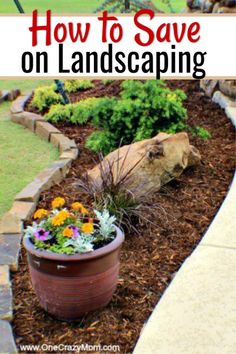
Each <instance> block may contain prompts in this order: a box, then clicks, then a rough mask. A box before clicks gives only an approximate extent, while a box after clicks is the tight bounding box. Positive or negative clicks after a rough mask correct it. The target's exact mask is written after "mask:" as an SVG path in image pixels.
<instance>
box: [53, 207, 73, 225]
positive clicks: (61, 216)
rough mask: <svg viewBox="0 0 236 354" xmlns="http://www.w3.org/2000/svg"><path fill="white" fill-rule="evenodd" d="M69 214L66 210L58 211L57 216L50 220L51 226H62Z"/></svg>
mask: <svg viewBox="0 0 236 354" xmlns="http://www.w3.org/2000/svg"><path fill="white" fill-rule="evenodd" d="M69 216H70V213H69V212H68V211H66V210H62V211H60V212H59V213H58V214H57V215H55V216H54V217H53V218H52V225H53V226H60V225H63V224H64V222H65V221H66V219H68V218H69Z"/></svg>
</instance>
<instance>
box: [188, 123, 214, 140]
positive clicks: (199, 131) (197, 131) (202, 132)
mask: <svg viewBox="0 0 236 354" xmlns="http://www.w3.org/2000/svg"><path fill="white" fill-rule="evenodd" d="M190 132H191V133H192V134H193V135H194V136H199V137H200V138H202V139H206V140H207V139H210V138H211V134H210V133H209V131H208V130H207V129H205V128H202V127H199V126H195V127H193V128H190Z"/></svg>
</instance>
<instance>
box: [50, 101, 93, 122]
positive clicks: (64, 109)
mask: <svg viewBox="0 0 236 354" xmlns="http://www.w3.org/2000/svg"><path fill="white" fill-rule="evenodd" d="M97 104H98V102H97V99H96V98H95V97H92V98H87V99H85V100H82V101H80V102H79V103H72V104H68V105H66V106H63V105H61V104H57V105H54V106H51V108H50V109H49V112H48V113H47V114H46V115H45V119H46V120H48V121H50V122H52V123H56V122H63V121H64V122H65V121H70V122H71V123H74V124H85V123H87V121H88V120H89V119H91V118H92V116H93V115H94V107H95V106H96V105H97Z"/></svg>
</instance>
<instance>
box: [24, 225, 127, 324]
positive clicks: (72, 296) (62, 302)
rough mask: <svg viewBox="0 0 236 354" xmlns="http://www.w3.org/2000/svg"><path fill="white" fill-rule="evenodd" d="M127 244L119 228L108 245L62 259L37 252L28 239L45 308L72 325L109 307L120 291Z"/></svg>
mask: <svg viewBox="0 0 236 354" xmlns="http://www.w3.org/2000/svg"><path fill="white" fill-rule="evenodd" d="M123 241H124V235H123V233H122V231H121V230H120V229H119V228H118V227H116V238H115V239H114V240H113V241H112V242H111V243H109V244H108V245H106V246H104V247H101V248H99V249H97V250H95V251H93V252H89V253H84V254H75V255H62V254H57V253H52V252H51V253H50V252H47V251H43V250H38V249H35V248H34V245H33V244H32V242H31V241H30V239H29V238H25V239H24V247H25V248H26V250H27V253H28V264H29V270H30V275H31V281H32V284H33V288H34V290H35V292H36V294H37V297H38V299H39V302H40V304H41V306H42V307H43V308H44V309H45V310H46V311H47V312H49V313H50V314H51V315H53V316H55V317H56V318H58V319H61V320H68V321H72V320H76V319H78V318H80V317H81V316H82V315H84V314H85V313H86V312H89V311H93V310H96V309H99V308H101V307H104V306H106V305H107V304H108V303H109V301H110V300H111V298H112V295H113V293H114V291H115V289H116V285H117V280H118V274H119V266H120V262H119V253H120V249H121V245H122V243H123Z"/></svg>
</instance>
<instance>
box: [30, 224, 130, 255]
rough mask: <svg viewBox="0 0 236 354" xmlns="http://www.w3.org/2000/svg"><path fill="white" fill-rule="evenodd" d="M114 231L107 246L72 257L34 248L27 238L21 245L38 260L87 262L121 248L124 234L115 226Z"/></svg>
mask: <svg viewBox="0 0 236 354" xmlns="http://www.w3.org/2000/svg"><path fill="white" fill-rule="evenodd" d="M115 229H116V237H115V239H114V240H113V241H111V242H110V243H109V244H108V245H105V246H103V247H101V248H98V249H97V250H95V251H93V252H87V253H83V254H81V253H76V254H73V255H67V254H59V253H54V252H48V251H44V250H39V249H36V248H35V247H34V245H33V243H32V242H31V240H30V239H29V238H25V237H24V238H23V245H24V247H25V249H26V250H27V252H29V253H30V254H31V255H34V256H36V257H38V258H44V259H48V260H52V261H72V262H73V261H74V262H76V261H83V260H86V261H87V260H89V259H93V258H99V257H102V256H105V255H106V254H108V253H111V252H113V251H115V250H116V249H117V248H118V247H119V246H121V244H122V243H123V242H124V239H125V237H124V233H123V232H122V231H121V229H120V228H119V227H117V226H115Z"/></svg>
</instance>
